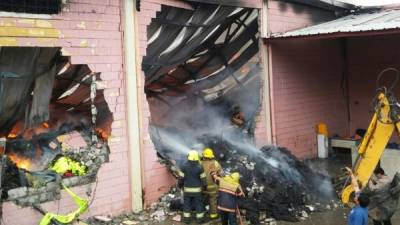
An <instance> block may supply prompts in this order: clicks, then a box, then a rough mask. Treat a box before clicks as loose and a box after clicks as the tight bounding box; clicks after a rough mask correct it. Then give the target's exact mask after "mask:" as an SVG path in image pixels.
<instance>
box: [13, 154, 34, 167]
mask: <svg viewBox="0 0 400 225" xmlns="http://www.w3.org/2000/svg"><path fill="white" fill-rule="evenodd" d="M8 158H9V159H10V160H11V161H13V162H14V163H15V165H17V167H18V168H21V169H26V170H27V169H29V166H30V161H29V159H24V158H22V157H19V156H18V155H16V154H13V153H11V154H9V155H8Z"/></svg>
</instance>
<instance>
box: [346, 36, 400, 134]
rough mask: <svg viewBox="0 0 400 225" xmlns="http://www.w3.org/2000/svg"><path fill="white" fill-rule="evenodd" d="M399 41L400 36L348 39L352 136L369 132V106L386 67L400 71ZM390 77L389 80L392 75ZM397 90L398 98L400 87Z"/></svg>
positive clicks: (370, 114)
mask: <svg viewBox="0 0 400 225" xmlns="http://www.w3.org/2000/svg"><path fill="white" fill-rule="evenodd" d="M399 38H400V35H380V36H371V37H358V38H350V39H349V40H348V59H349V60H348V63H349V79H350V112H351V124H350V131H351V132H352V134H353V133H354V131H355V130H356V129H357V128H364V129H367V127H368V124H369V122H370V120H371V118H372V111H371V107H370V104H371V102H372V99H373V98H374V96H375V93H376V92H375V90H376V78H377V76H378V74H379V73H380V72H381V71H382V70H383V69H385V68H387V67H394V68H397V69H400V58H399V56H400V53H399V52H400V46H399V44H398V42H399ZM387 76H388V79H389V80H390V79H391V77H393V74H390V73H389V74H388V75H387ZM395 90H396V96H397V97H399V96H400V89H399V86H397V87H396V88H395Z"/></svg>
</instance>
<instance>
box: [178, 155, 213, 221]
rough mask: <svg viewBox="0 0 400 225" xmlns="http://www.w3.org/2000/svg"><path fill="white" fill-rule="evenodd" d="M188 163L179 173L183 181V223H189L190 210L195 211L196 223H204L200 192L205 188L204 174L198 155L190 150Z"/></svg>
mask: <svg viewBox="0 0 400 225" xmlns="http://www.w3.org/2000/svg"><path fill="white" fill-rule="evenodd" d="M187 159H188V161H187V162H186V163H185V164H184V165H183V166H182V168H181V171H180V172H179V175H180V177H181V178H182V181H183V222H184V223H186V224H189V223H190V222H191V218H192V215H191V212H192V208H195V210H196V221H197V223H203V222H204V205H203V197H202V190H203V189H205V187H206V186H207V181H206V174H205V173H204V170H203V168H202V167H201V165H200V163H199V161H200V157H199V153H198V152H197V151H194V150H191V151H189V153H188V158H187Z"/></svg>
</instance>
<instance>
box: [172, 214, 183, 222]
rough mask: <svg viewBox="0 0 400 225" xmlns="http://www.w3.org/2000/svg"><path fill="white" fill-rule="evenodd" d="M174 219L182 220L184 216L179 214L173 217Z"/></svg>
mask: <svg viewBox="0 0 400 225" xmlns="http://www.w3.org/2000/svg"><path fill="white" fill-rule="evenodd" d="M172 220H173V221H176V222H180V221H181V220H182V217H181V215H180V214H178V215H176V216H174V217H172Z"/></svg>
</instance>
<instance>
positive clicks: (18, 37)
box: [0, 0, 131, 225]
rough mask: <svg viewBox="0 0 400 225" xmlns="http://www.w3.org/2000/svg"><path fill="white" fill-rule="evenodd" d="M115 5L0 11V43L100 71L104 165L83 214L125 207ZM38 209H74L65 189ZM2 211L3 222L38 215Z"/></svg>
mask: <svg viewBox="0 0 400 225" xmlns="http://www.w3.org/2000/svg"><path fill="white" fill-rule="evenodd" d="M94 2H95V3H94ZM120 9H121V4H120V0H101V1H91V0H69V1H68V5H67V7H66V8H65V9H64V11H63V12H62V13H61V14H59V15H54V16H35V15H34V16H32V17H30V18H22V17H10V16H7V14H0V45H1V46H7V45H8V46H46V47H52V46H56V47H62V52H63V54H64V55H66V56H71V60H72V63H74V64H88V66H89V67H90V68H91V70H92V71H94V72H100V73H101V78H102V79H103V80H104V82H102V85H101V86H102V87H104V88H105V98H106V100H107V103H108V105H109V107H110V109H111V111H112V112H113V113H114V123H113V125H112V129H113V131H112V135H113V137H112V138H111V140H110V142H109V143H110V147H111V155H110V163H107V164H104V165H103V166H102V168H101V169H100V171H99V174H98V184H97V188H96V195H95V197H96V198H95V200H94V201H93V203H92V205H91V206H90V208H89V211H88V213H86V214H85V215H84V216H85V217H87V216H90V215H97V214H117V213H120V212H122V211H126V210H129V209H130V202H131V198H130V193H129V176H128V172H129V171H128V168H129V167H128V147H127V137H126V123H127V121H126V115H125V90H124V75H123V73H122V71H123V69H122V68H123V67H122V59H123V58H122V42H121V37H122V36H121V30H120V29H121V28H120V27H121V21H120V18H121V15H120ZM95 186H96V185H94V184H92V185H87V186H82V187H78V188H74V189H73V190H74V191H76V193H78V194H79V195H80V196H86V194H85V193H86V191H90V190H93V189H94V187H95ZM43 207H44V208H45V209H46V210H49V211H50V212H54V213H57V212H59V213H66V212H70V211H72V210H74V209H75V208H76V206H74V204H73V202H72V200H71V199H70V198H69V197H68V196H67V195H66V194H65V193H63V194H62V198H61V200H58V201H54V202H49V203H46V204H43ZM3 210H4V215H3V220H4V223H5V224H7V225H13V224H14V225H21V224H24V225H30V224H32V225H33V224H38V223H39V219H40V218H41V215H40V214H39V213H37V212H36V211H34V210H32V209H31V208H23V209H21V208H18V207H17V206H15V205H14V204H13V203H5V204H4V208H3Z"/></svg>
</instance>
